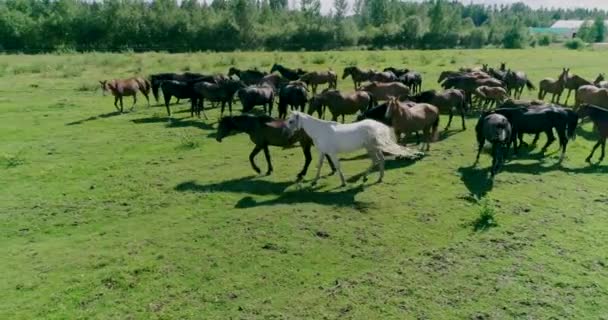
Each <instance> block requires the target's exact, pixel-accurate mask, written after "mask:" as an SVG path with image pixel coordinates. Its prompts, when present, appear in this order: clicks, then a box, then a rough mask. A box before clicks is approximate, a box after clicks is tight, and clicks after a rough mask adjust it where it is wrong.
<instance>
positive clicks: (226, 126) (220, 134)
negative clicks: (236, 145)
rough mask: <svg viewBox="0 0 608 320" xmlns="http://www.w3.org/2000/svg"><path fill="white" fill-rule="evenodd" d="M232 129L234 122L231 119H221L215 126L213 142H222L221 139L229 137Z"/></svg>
mask: <svg viewBox="0 0 608 320" xmlns="http://www.w3.org/2000/svg"><path fill="white" fill-rule="evenodd" d="M233 129H234V122H233V121H232V117H223V118H222V119H221V120H220V122H219V124H218V125H217V132H216V135H215V140H217V142H222V139H224V138H225V137H227V136H228V135H230V132H232V130H233Z"/></svg>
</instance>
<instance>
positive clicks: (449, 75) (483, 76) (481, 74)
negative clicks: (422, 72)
mask: <svg viewBox="0 0 608 320" xmlns="http://www.w3.org/2000/svg"><path fill="white" fill-rule="evenodd" d="M453 77H472V78H477V79H487V78H492V77H491V76H490V75H489V74H487V73H485V72H483V71H474V72H462V71H443V72H441V73H440V74H439V78H438V79H437V83H441V82H443V80H445V79H448V78H453Z"/></svg>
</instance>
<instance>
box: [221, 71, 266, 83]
mask: <svg viewBox="0 0 608 320" xmlns="http://www.w3.org/2000/svg"><path fill="white" fill-rule="evenodd" d="M233 75H235V76H237V77H239V79H241V81H243V82H244V83H245V84H246V85H248V86H250V85H252V84H257V83H258V82H260V80H262V78H264V77H265V76H267V75H268V73H266V72H263V71H259V70H257V69H249V70H240V69H237V68H235V67H231V68H230V69H229V70H228V76H229V77H231V76H233Z"/></svg>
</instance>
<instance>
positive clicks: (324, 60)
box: [311, 55, 327, 64]
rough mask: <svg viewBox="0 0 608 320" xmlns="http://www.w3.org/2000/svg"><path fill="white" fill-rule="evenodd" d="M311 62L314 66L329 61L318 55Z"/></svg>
mask: <svg viewBox="0 0 608 320" xmlns="http://www.w3.org/2000/svg"><path fill="white" fill-rule="evenodd" d="M311 62H312V63H313V64H325V62H327V59H326V58H325V56H323V55H316V56H314V57H313V58H312V59H311Z"/></svg>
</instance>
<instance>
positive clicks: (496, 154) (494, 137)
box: [475, 113, 512, 178]
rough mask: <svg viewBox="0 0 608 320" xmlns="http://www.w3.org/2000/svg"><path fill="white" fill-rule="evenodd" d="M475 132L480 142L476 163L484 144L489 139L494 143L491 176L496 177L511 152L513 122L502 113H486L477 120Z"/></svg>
mask: <svg viewBox="0 0 608 320" xmlns="http://www.w3.org/2000/svg"><path fill="white" fill-rule="evenodd" d="M475 133H476V135H477V143H478V149H477V157H476V158H475V164H477V163H478V162H479V155H480V154H481V150H482V149H483V145H484V144H485V141H486V140H488V141H489V142H490V143H491V144H492V168H491V169H490V176H491V177H492V178H494V176H495V175H496V173H498V171H499V170H500V167H502V164H503V163H504V161H505V157H506V156H507V155H508V154H509V147H510V145H511V134H512V130H511V123H509V120H508V119H507V118H506V117H505V116H503V115H501V114H496V113H492V114H489V115H485V114H484V115H482V116H481V117H479V121H477V125H476V126H475Z"/></svg>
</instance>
